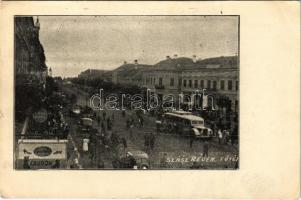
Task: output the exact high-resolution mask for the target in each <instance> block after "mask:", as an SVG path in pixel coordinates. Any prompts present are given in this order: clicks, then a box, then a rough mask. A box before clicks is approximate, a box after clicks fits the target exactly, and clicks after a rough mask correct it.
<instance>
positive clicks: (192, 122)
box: [156, 112, 215, 138]
mask: <svg viewBox="0 0 301 200" xmlns="http://www.w3.org/2000/svg"><path fill="white" fill-rule="evenodd" d="M156 123H157V130H158V131H159V132H165V133H171V134H179V135H182V136H188V137H194V138H213V137H215V133H214V132H213V131H212V130H211V129H210V128H207V127H205V122H204V119H203V118H202V117H199V116H196V115H192V114H191V113H189V112H186V113H184V112H181V113H175V112H169V113H165V114H164V115H163V117H162V120H161V121H157V122H156Z"/></svg>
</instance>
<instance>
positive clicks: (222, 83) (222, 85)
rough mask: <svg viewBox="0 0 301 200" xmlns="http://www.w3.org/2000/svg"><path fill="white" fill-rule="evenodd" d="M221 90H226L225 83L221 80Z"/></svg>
mask: <svg viewBox="0 0 301 200" xmlns="http://www.w3.org/2000/svg"><path fill="white" fill-rule="evenodd" d="M221 90H225V81H224V80H221Z"/></svg>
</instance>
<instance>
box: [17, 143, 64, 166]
mask: <svg viewBox="0 0 301 200" xmlns="http://www.w3.org/2000/svg"><path fill="white" fill-rule="evenodd" d="M67 142H68V141H67V140H54V139H51V140H40V139H20V140H19V141H18V144H17V150H16V157H17V162H16V169H52V168H57V169H64V168H66V164H67Z"/></svg>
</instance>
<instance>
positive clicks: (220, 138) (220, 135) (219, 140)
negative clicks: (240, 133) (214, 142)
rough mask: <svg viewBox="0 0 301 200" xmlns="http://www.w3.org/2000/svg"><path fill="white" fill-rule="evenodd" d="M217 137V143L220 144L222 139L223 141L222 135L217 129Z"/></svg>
mask: <svg viewBox="0 0 301 200" xmlns="http://www.w3.org/2000/svg"><path fill="white" fill-rule="evenodd" d="M217 135H218V143H219V144H221V142H222V139H223V133H222V131H221V129H218V131H217Z"/></svg>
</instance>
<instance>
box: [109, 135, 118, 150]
mask: <svg viewBox="0 0 301 200" xmlns="http://www.w3.org/2000/svg"><path fill="white" fill-rule="evenodd" d="M111 142H112V146H113V148H115V147H117V146H118V144H119V137H118V135H117V134H116V133H115V132H113V133H112V135H111Z"/></svg>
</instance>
